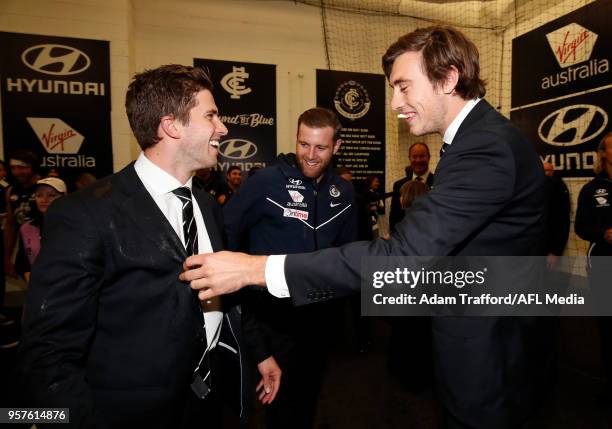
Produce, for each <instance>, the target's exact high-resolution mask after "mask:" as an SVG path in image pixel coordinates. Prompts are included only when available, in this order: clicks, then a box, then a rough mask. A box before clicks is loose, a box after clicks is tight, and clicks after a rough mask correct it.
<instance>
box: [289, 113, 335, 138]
mask: <svg viewBox="0 0 612 429" xmlns="http://www.w3.org/2000/svg"><path fill="white" fill-rule="evenodd" d="M302 123H303V124H304V125H306V126H308V127H311V128H325V127H331V128H332V129H333V130H334V142H335V141H336V140H338V139H339V138H340V130H341V129H342V124H341V123H340V121H339V120H338V117H337V116H336V114H335V113H334V112H332V111H331V110H329V109H325V108H323V107H314V108H312V109H308V110H306V111H305V112H304V113H302V114H301V115H300V117H299V118H298V132H299V129H300V124H302Z"/></svg>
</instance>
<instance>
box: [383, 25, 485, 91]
mask: <svg viewBox="0 0 612 429" xmlns="http://www.w3.org/2000/svg"><path fill="white" fill-rule="evenodd" d="M406 52H421V55H422V58H423V60H422V64H421V67H422V69H423V72H424V73H425V74H426V75H427V78H428V79H429V81H430V82H432V83H433V84H434V86H440V85H442V84H443V83H444V82H445V81H446V78H447V77H448V73H449V72H450V71H451V68H452V67H455V68H456V69H457V72H458V73H459V79H458V81H457V86H456V87H455V91H456V92H457V94H459V96H461V98H463V99H464V100H469V99H472V98H475V97H484V95H485V93H486V90H485V82H484V81H483V80H482V79H480V76H479V75H480V65H479V63H478V49H477V48H476V45H474V43H472V42H471V41H470V40H469V39H468V38H467V37H465V36H464V35H463V33H461V32H460V31H459V30H457V29H455V28H453V27H447V26H432V27H427V28H418V29H416V30H415V31H413V32H412V33H408V34H405V35H403V36H402V37H400V38H399V39H397V42H395V43H394V44H392V45H391V46H389V49H387V52H385V55H383V57H382V66H383V70H384V71H385V75H386V76H387V79H388V78H389V76H390V75H391V69H392V68H393V63H394V62H395V60H396V59H397V57H399V56H400V55H402V54H404V53H406Z"/></svg>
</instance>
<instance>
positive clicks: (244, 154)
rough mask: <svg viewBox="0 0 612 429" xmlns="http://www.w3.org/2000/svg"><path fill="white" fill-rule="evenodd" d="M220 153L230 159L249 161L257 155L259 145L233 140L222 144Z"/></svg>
mask: <svg viewBox="0 0 612 429" xmlns="http://www.w3.org/2000/svg"><path fill="white" fill-rule="evenodd" d="M219 153H220V154H221V155H223V156H224V157H226V158H230V159H247V158H250V157H252V156H253V155H255V154H256V153H257V145H256V144H255V143H253V142H250V141H248V140H243V139H231V140H225V141H223V142H221V144H220V145H219Z"/></svg>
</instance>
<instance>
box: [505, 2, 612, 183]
mask: <svg viewBox="0 0 612 429" xmlns="http://www.w3.org/2000/svg"><path fill="white" fill-rule="evenodd" d="M610 16H612V2H609V1H603V0H601V1H597V2H594V3H591V4H589V5H587V6H584V7H582V8H580V9H577V10H576V11H574V12H572V13H570V14H567V15H565V16H563V17H561V18H559V19H556V20H554V21H551V22H549V23H548V24H546V25H543V26H541V27H539V28H537V29H535V30H533V31H531V32H529V33H526V34H524V35H522V36H520V37H517V38H515V39H514V40H513V41H512V110H511V113H510V118H511V120H512V122H514V123H515V124H517V125H518V126H519V127H520V128H521V129H522V130H523V131H524V132H525V133H526V135H527V136H528V137H529V138H530V139H531V141H532V142H533V143H534V144H535V146H536V148H537V150H538V153H539V154H540V156H541V157H542V159H543V160H545V161H549V162H551V163H553V164H554V165H555V168H556V169H557V170H558V173H557V174H558V175H559V176H561V177H585V176H592V175H593V164H594V162H595V159H596V156H595V150H596V147H597V144H598V143H599V141H600V140H601V138H602V137H603V135H604V133H605V132H606V131H607V130H608V129H609V127H610V123H609V112H612V109H611V108H612V73H611V72H610V61H611V56H612V28H611V27H610V25H609V17H610Z"/></svg>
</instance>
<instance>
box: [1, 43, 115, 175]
mask: <svg viewBox="0 0 612 429" xmlns="http://www.w3.org/2000/svg"><path fill="white" fill-rule="evenodd" d="M0 46H2V50H1V51H0V79H1V82H2V122H3V137H4V157H5V159H8V157H9V156H10V154H11V153H12V152H13V151H15V150H16V149H31V150H33V151H35V152H36V153H38V154H39V155H40V157H41V159H42V166H43V168H55V169H57V170H58V172H59V173H60V176H61V177H62V178H63V179H65V180H66V181H67V182H68V183H70V182H72V180H73V179H74V178H75V176H76V175H77V174H79V173H81V172H89V173H92V174H94V175H95V176H96V177H98V178H100V177H103V176H106V175H108V174H110V173H112V172H113V153H112V138H111V121H110V110H111V107H110V106H111V102H110V57H109V42H106V41H100V40H89V39H75V38H68V37H55V36H41V35H32V34H20V33H4V32H0Z"/></svg>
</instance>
